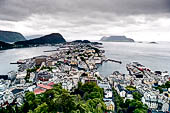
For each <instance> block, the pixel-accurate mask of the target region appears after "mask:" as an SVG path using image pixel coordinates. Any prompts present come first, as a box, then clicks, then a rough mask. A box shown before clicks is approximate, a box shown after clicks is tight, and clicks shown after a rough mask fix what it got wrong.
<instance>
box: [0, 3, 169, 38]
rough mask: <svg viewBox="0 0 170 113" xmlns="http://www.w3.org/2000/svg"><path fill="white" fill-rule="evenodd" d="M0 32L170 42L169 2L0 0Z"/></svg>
mask: <svg viewBox="0 0 170 113" xmlns="http://www.w3.org/2000/svg"><path fill="white" fill-rule="evenodd" d="M0 29H1V30H10V31H17V32H20V33H22V34H23V35H24V36H28V35H39V34H43V35H45V34H49V33H53V32H59V33H61V34H62V35H63V36H64V37H65V38H66V39H68V40H70V39H72V40H73V39H91V40H97V39H100V38H101V37H103V36H110V35H126V36H127V37H129V38H133V39H135V40H137V41H170V0H0Z"/></svg>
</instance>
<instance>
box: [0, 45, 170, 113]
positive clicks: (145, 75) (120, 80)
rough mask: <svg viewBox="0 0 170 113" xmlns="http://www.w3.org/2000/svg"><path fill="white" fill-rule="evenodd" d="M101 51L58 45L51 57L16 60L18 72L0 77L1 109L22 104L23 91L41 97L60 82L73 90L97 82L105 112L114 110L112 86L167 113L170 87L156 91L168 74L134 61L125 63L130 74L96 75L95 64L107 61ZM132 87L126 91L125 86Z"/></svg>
mask: <svg viewBox="0 0 170 113" xmlns="http://www.w3.org/2000/svg"><path fill="white" fill-rule="evenodd" d="M103 53H104V51H102V50H100V49H99V46H96V45H92V44H83V43H76V44H75V43H70V44H59V45H57V49H56V50H55V52H54V54H52V55H50V56H44V55H43V56H37V57H33V58H30V59H24V60H19V61H18V63H19V66H18V67H19V69H18V72H13V71H11V72H9V73H8V74H7V75H3V76H0V106H1V107H5V106H7V105H10V104H11V105H12V104H17V105H19V106H20V105H22V103H23V102H24V96H25V92H27V91H32V92H34V94H36V95H37V94H41V93H43V92H45V91H46V90H48V89H52V87H53V85H54V84H58V83H61V85H62V88H64V89H66V90H68V91H74V89H75V88H77V87H78V82H82V83H86V82H96V83H97V85H98V86H99V87H100V88H103V89H104V98H103V100H104V102H105V104H106V106H107V110H109V111H114V110H115V104H114V102H113V92H112V87H114V88H115V89H116V91H117V93H118V94H119V95H120V96H121V97H123V98H124V101H125V100H126V99H130V100H131V99H133V92H139V93H140V94H141V95H142V96H143V97H142V99H141V101H142V102H143V103H144V104H146V105H147V106H148V108H149V109H150V110H152V111H160V112H166V111H168V110H169V100H170V88H164V89H163V92H160V91H159V90H158V89H156V87H157V86H161V85H163V84H165V83H166V82H167V81H169V80H170V76H169V74H167V72H160V71H155V72H153V71H152V70H150V69H149V68H147V67H145V66H143V65H141V64H139V63H138V62H133V63H130V64H127V67H126V68H127V70H128V71H129V74H126V75H125V74H121V73H119V72H118V71H115V72H114V73H113V74H112V75H110V76H109V77H105V78H104V77H102V76H100V73H99V72H97V65H98V64H102V62H103V61H107V59H106V57H105V56H104V55H103ZM129 86H130V87H132V88H135V89H134V90H128V89H127V87H129Z"/></svg>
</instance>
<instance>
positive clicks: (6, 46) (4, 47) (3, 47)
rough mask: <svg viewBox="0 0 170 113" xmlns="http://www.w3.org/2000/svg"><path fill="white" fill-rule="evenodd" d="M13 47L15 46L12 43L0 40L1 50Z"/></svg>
mask: <svg viewBox="0 0 170 113" xmlns="http://www.w3.org/2000/svg"><path fill="white" fill-rule="evenodd" d="M11 48H13V45H12V44H8V43H5V42H2V41H0V50H2V49H11Z"/></svg>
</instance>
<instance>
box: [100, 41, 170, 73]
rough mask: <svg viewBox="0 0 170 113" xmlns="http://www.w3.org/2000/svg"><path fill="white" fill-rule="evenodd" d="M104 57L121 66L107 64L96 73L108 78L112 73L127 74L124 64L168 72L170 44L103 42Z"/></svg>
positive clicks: (169, 66)
mask: <svg viewBox="0 0 170 113" xmlns="http://www.w3.org/2000/svg"><path fill="white" fill-rule="evenodd" d="M103 46H104V50H105V55H106V56H107V57H108V58H111V59H114V60H120V61H122V64H118V63H112V62H107V63H104V64H103V65H102V66H100V67H99V68H98V71H99V72H100V73H101V74H102V75H104V76H108V75H110V74H111V73H113V72H114V71H119V72H121V73H124V74H127V73H128V72H127V70H126V64H127V63H130V62H134V61H137V62H139V63H141V64H143V65H144V66H146V67H148V68H150V69H151V70H153V71H157V70H159V71H168V72H170V43H169V42H160V43H159V44H150V43H123V42H120V43H118V42H104V43H103Z"/></svg>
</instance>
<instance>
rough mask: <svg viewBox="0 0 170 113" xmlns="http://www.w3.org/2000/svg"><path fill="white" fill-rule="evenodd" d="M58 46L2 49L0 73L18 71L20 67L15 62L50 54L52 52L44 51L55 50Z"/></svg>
mask: <svg viewBox="0 0 170 113" xmlns="http://www.w3.org/2000/svg"><path fill="white" fill-rule="evenodd" d="M55 48H56V47H51V46H44V47H32V48H18V49H9V50H3V51H0V74H7V73H8V72H9V71H13V70H14V71H17V69H18V67H17V65H16V64H10V63H11V62H12V63H13V62H14V63H15V62H17V61H18V60H19V59H27V58H32V57H35V56H39V55H49V54H51V53H44V52H43V51H46V50H53V49H55Z"/></svg>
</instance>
